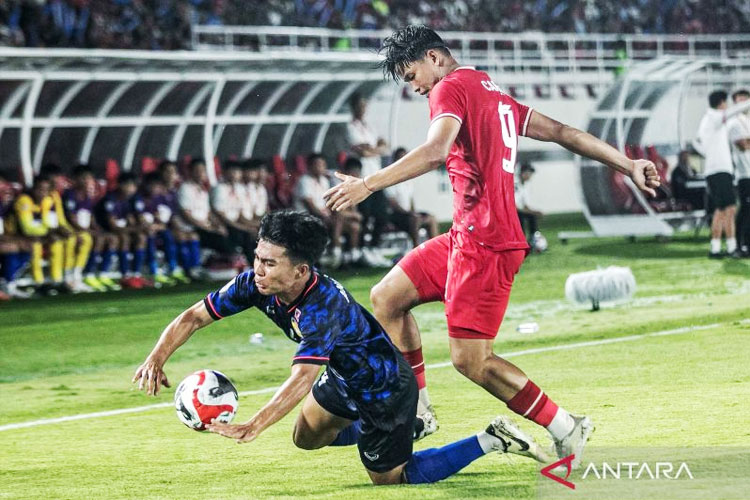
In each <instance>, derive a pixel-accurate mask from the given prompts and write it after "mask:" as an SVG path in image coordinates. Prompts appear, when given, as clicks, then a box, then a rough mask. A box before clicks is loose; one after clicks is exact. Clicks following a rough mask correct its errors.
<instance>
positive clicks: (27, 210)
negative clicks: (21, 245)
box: [12, 177, 69, 291]
mask: <svg viewBox="0 0 750 500" xmlns="http://www.w3.org/2000/svg"><path fill="white" fill-rule="evenodd" d="M51 190H52V182H51V181H50V180H49V179H48V178H46V177H37V178H36V179H35V180H34V185H33V186H32V188H31V189H30V190H28V191H26V192H24V193H22V194H21V195H19V196H18V198H17V199H16V201H15V203H14V204H13V219H14V222H15V224H14V225H12V227H13V229H14V231H16V232H17V234H20V235H22V236H26V237H28V238H31V241H32V243H31V276H32V278H33V279H34V281H35V282H36V283H37V284H39V285H41V284H43V283H44V274H43V272H42V258H43V254H44V250H45V248H46V250H47V252H48V254H49V281H50V282H51V283H52V287H53V288H55V289H58V290H63V291H69V287H67V286H66V285H65V283H64V282H63V264H64V262H63V261H64V258H65V253H64V252H65V250H64V241H65V233H63V232H62V231H61V230H60V228H59V224H57V221H56V220H54V218H55V215H54V201H53V199H52V197H51V196H50V191H51Z"/></svg>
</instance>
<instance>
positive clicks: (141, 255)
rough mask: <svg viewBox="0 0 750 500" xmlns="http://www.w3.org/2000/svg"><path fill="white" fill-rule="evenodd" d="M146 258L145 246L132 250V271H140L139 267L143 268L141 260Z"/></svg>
mask: <svg viewBox="0 0 750 500" xmlns="http://www.w3.org/2000/svg"><path fill="white" fill-rule="evenodd" d="M145 259H146V249H145V248H137V249H136V250H135V252H133V272H134V273H136V274H137V273H140V272H141V269H143V261H144V260H145Z"/></svg>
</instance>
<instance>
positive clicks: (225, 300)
mask: <svg viewBox="0 0 750 500" xmlns="http://www.w3.org/2000/svg"><path fill="white" fill-rule="evenodd" d="M254 278H255V272H254V271H252V270H250V271H245V272H244V273H242V274H238V275H237V276H235V277H234V278H233V279H232V280H231V281H230V282H229V283H227V284H226V285H224V286H223V287H221V288H220V289H219V290H216V291H215V292H213V293H209V294H208V295H207V296H206V298H205V299H203V303H204V304H205V305H206V309H207V310H208V314H209V315H210V316H211V317H212V318H213V319H215V320H219V319H222V318H225V317H227V316H231V315H233V314H237V313H238V312H242V311H244V310H245V309H250V308H251V307H253V306H257V305H258V301H259V298H260V297H261V296H260V293H259V292H258V290H257V289H256V287H255V281H254Z"/></svg>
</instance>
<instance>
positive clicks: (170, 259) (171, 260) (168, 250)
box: [154, 231, 177, 274]
mask: <svg viewBox="0 0 750 500" xmlns="http://www.w3.org/2000/svg"><path fill="white" fill-rule="evenodd" d="M159 237H160V238H161V240H162V241H163V242H164V257H165V258H166V260H167V272H168V273H169V274H172V273H173V272H174V270H175V268H177V243H176V242H175V240H174V236H172V233H171V232H170V231H162V232H161V233H159ZM154 260H156V259H154Z"/></svg>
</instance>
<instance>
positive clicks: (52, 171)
mask: <svg viewBox="0 0 750 500" xmlns="http://www.w3.org/2000/svg"><path fill="white" fill-rule="evenodd" d="M62 174H63V171H62V168H60V165H58V164H57V163H45V164H44V165H42V168H40V169H39V175H46V176H55V175H62Z"/></svg>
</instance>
